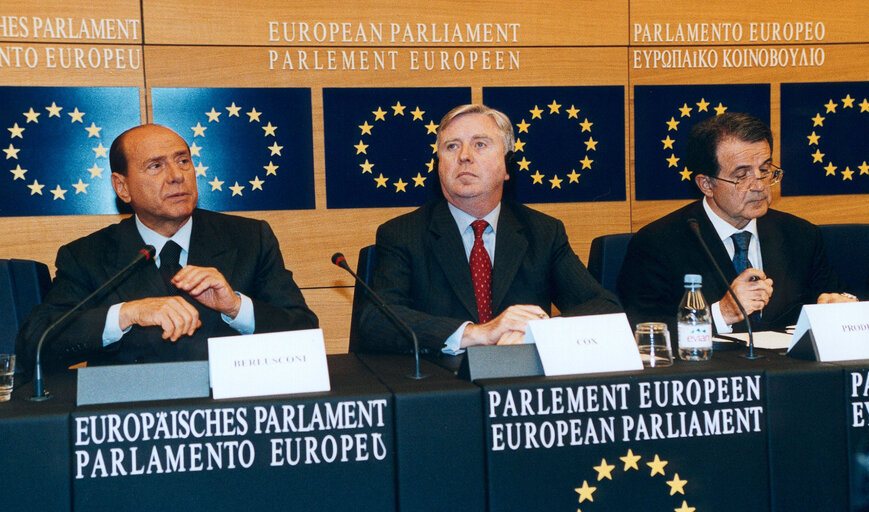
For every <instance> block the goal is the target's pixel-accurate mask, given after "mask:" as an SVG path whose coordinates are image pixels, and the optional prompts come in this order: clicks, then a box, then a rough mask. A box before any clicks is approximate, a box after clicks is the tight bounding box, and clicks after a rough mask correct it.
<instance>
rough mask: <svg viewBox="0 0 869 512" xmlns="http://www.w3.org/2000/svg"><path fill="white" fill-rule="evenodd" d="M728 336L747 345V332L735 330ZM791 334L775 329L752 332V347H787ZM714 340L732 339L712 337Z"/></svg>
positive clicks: (774, 348)
mask: <svg viewBox="0 0 869 512" xmlns="http://www.w3.org/2000/svg"><path fill="white" fill-rule="evenodd" d="M727 337H728V338H737V339H739V340H741V341H742V342H743V343H745V344H746V345H748V333H747V332H735V333H730V334H728V335H727ZM792 337H793V335H792V334H788V333H785V332H777V331H760V332H756V333H754V348H763V349H767V350H781V349H785V348H788V347H789V346H790V344H791V338H792ZM714 339H715V341H732V340H728V339H725V338H718V337H716V338H714Z"/></svg>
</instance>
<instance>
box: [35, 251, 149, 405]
mask: <svg viewBox="0 0 869 512" xmlns="http://www.w3.org/2000/svg"><path fill="white" fill-rule="evenodd" d="M156 252H157V250H156V249H154V246H153V245H146V246H145V247H143V248H142V249H141V250H139V252H138V254H136V257H135V258H133V261H131V262H130V263H128V264H127V266H126V267H124V268H122V269H121V270H119V271H118V273H117V274H115V275H113V276H112V277H110V278H109V280H108V281H106V282H105V283H103V284H102V285H101V286H100V287H99V288H97V289H96V290H94V291H93V293H91V294H90V295H88V296H87V297H85V298H84V299H82V300H81V302H79V303H78V304H76V305H75V306H74V307H73V308H72V309H70V310H69V311H67V312H66V313H64V314H63V316H61V317H60V318H58V319H57V320H55V321H54V323H52V324H51V325H49V326H48V328H46V329H45V331H43V332H42V336H41V337H40V338H39V343H37V344H36V365H35V368H34V371H33V396H31V397H30V400H31V401H33V402H43V401H45V400H48V399H49V398H51V395H50V394H49V393H48V392H47V391H45V389H44V388H43V382H42V344H43V343H45V339H46V338H47V337H48V334H49V333H50V332H51V331H53V330H54V329H56V328H57V327H58V326H60V325H62V324H63V323H64V322H66V320H67V319H68V318H69V316H70V315H72V314H73V313H75V312H76V311H78V310H79V309H81V308H82V306H84V305H85V304H87V303H88V301H90V300H91V299H93V298H94V297H96V296H97V295H99V294H100V293H102V292H103V291H104V290H105V289H106V288H108V287H109V286H111V285H113V284H115V283H116V282H117V281H118V280H119V279H120V278H121V277H122V276H124V275H126V273H127V272H128V271H129V270H130V269H131V268H133V267H135V266H136V265H138V264H139V263H140V262H142V261H150V260H152V259H153V258H154V254H155V253H156Z"/></svg>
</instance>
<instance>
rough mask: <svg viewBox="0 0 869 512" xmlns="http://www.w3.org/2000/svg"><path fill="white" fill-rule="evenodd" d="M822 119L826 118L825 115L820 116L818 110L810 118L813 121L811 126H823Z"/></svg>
mask: <svg viewBox="0 0 869 512" xmlns="http://www.w3.org/2000/svg"><path fill="white" fill-rule="evenodd" d="M824 119H826V117H821V113H820V112H818V113H817V114H815V117H813V118H812V122H813V123H814V124H813V125H812V127H815V126H824Z"/></svg>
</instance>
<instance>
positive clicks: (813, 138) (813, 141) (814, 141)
mask: <svg viewBox="0 0 869 512" xmlns="http://www.w3.org/2000/svg"><path fill="white" fill-rule="evenodd" d="M806 138H807V139H809V146H811V145H812V144H814V145H815V146H817V145H818V139H820V138H821V136H820V135H815V132H812V134H811V135H809V136H807V137H806Z"/></svg>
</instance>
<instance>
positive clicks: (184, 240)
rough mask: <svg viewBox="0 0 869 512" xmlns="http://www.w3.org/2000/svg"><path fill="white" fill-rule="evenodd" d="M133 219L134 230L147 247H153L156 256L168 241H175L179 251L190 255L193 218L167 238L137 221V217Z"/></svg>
mask: <svg viewBox="0 0 869 512" xmlns="http://www.w3.org/2000/svg"><path fill="white" fill-rule="evenodd" d="M135 219H136V229H137V230H138V231H139V235H140V236H141V237H142V240H144V241H145V243H146V244H147V245H153V246H154V249H156V250H157V254H158V255H159V254H160V251H162V250H163V246H164V245H166V242H168V241H169V240H173V241H175V243H176V244H178V245H180V246H181V249H182V250H183V251H184V252H185V253H187V254H190V234H191V233H192V232H193V217H190V218H189V219H188V220H187V222H185V223H184V225H183V226H181V228H180V229H179V230H178V231H176V232H175V234H174V235H172V236H171V237H169V238H166V237H165V236H163V235H161V234H160V233H157V232H156V231H154V230H153V229H151V228H149V227H148V226H146V225H145V224H143V223H142V221H141V220H139V216H138V215H136V216H135Z"/></svg>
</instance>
